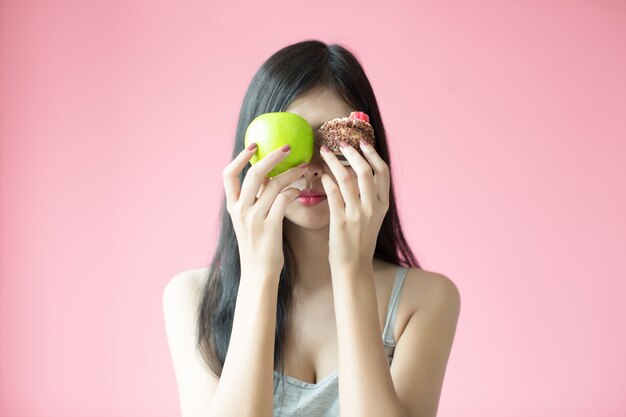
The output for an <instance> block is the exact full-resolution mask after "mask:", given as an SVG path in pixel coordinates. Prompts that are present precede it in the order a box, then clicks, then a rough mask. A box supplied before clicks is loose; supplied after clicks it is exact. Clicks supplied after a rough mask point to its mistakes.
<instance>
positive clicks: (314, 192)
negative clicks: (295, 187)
mask: <svg viewBox="0 0 626 417" xmlns="http://www.w3.org/2000/svg"><path fill="white" fill-rule="evenodd" d="M325 196H326V194H325V193H324V192H323V191H317V190H313V189H304V190H302V191H300V197H325Z"/></svg>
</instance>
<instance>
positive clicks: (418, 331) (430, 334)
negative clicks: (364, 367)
mask: <svg viewBox="0 0 626 417" xmlns="http://www.w3.org/2000/svg"><path fill="white" fill-rule="evenodd" d="M409 274H410V272H409ZM407 278H408V277H407ZM434 278H435V279H434V280H433V282H432V285H430V286H429V290H428V293H427V297H426V301H424V302H423V303H422V304H421V305H420V307H419V309H418V311H416V312H415V313H413V315H412V317H411V318H410V319H409V322H408V323H407V325H406V328H405V329H404V331H403V332H402V335H401V336H400V338H399V340H398V342H397V344H396V348H395V351H394V357H393V361H392V364H391V369H390V372H391V376H392V379H393V383H394V387H395V389H396V392H397V394H398V398H399V399H400V402H401V403H402V405H403V408H404V410H405V411H406V414H407V417H434V416H436V414H437V409H438V407H439V398H440V396H441V388H442V385H443V380H444V375H445V371H446V367H447V363H448V358H449V356H450V351H451V349H452V342H453V340H454V335H455V332H456V325H457V321H458V317H459V313H460V306H461V298H460V294H459V291H458V288H457V287H456V285H455V284H454V283H453V282H452V281H451V280H450V279H449V278H447V277H446V276H444V275H441V274H437V273H435V275H434Z"/></svg>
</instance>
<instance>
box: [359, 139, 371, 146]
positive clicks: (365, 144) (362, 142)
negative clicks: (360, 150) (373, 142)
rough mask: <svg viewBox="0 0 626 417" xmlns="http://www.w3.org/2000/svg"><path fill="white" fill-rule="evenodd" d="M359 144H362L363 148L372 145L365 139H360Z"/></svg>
mask: <svg viewBox="0 0 626 417" xmlns="http://www.w3.org/2000/svg"><path fill="white" fill-rule="evenodd" d="M359 142H360V143H361V146H363V147H365V146H370V144H369V143H367V142H366V141H364V140H363V139H359Z"/></svg>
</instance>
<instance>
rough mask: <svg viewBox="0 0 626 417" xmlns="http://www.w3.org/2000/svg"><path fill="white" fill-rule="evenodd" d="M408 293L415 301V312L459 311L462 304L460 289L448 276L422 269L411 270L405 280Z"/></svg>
mask: <svg viewBox="0 0 626 417" xmlns="http://www.w3.org/2000/svg"><path fill="white" fill-rule="evenodd" d="M405 285H406V288H405V289H404V291H407V292H408V293H409V294H410V295H411V296H410V297H409V298H410V299H413V300H415V304H414V307H415V310H414V313H415V312H419V311H425V310H432V309H442V308H443V309H448V310H451V311H454V310H458V309H459V308H460V304H461V294H460V292H459V289H458V287H457V286H456V284H455V283H454V281H452V279H450V278H448V277H447V276H446V275H444V274H441V273H439V272H435V271H427V270H424V269H420V268H409V270H408V271H407V276H406V280H405Z"/></svg>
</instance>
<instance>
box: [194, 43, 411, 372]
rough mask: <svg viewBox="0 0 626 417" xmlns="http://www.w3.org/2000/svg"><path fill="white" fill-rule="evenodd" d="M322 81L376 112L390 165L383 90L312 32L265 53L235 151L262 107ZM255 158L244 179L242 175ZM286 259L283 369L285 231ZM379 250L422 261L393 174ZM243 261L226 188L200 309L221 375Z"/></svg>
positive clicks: (284, 322) (374, 121)
mask: <svg viewBox="0 0 626 417" xmlns="http://www.w3.org/2000/svg"><path fill="white" fill-rule="evenodd" d="M318 88H330V89H333V90H334V91H336V92H337V93H339V95H340V96H341V97H342V98H343V99H344V101H346V103H348V104H350V105H351V106H352V107H354V108H355V109H358V110H359V111H363V112H365V113H366V114H368V115H369V117H370V124H371V125H372V127H373V128H374V134H375V137H376V141H375V142H376V143H375V148H376V151H377V152H378V154H379V155H380V157H381V158H382V159H383V160H384V161H385V162H386V163H387V165H388V166H389V168H390V170H391V163H390V159H389V151H388V148H387V137H386V135H385V129H384V127H383V121H382V118H381V115H380V111H379V110H378V104H377V102H376V97H375V96H374V92H373V90H372V86H371V85H370V82H369V80H368V79H367V76H366V75H365V72H364V70H363V68H362V66H361V64H360V63H359V62H358V60H357V59H356V57H355V56H354V55H353V54H352V53H351V52H350V51H349V50H347V49H346V48H345V47H343V46H341V45H337V44H332V45H327V44H325V43H323V42H320V41H317V40H307V41H302V42H298V43H295V44H293V45H289V46H287V47H284V48H282V49H280V50H279V51H277V52H276V53H274V54H273V55H272V56H271V57H269V58H268V59H267V61H265V62H264V63H263V64H262V66H261V67H260V68H259V70H258V71H257V72H256V74H255V75H254V77H253V78H252V81H251V82H250V85H249V87H248V90H247V92H246V94H245V97H244V99H243V104H242V106H241V112H240V114H239V122H238V125H237V134H236V137H235V146H234V148H233V153H232V158H231V160H232V159H234V158H235V157H236V156H237V155H238V154H239V153H240V152H241V151H242V150H243V148H244V135H245V131H246V128H247V126H248V124H249V123H250V122H251V121H252V120H253V119H254V118H255V117H256V116H258V115H260V114H263V113H269V112H277V111H284V109H285V108H287V107H288V106H289V104H290V103H291V102H292V101H293V100H295V99H296V98H297V97H299V96H301V95H303V94H306V93H308V92H310V91H313V90H316V89H318ZM248 169H249V165H246V167H245V168H244V169H243V171H242V172H241V174H240V176H239V180H240V181H241V182H243V180H244V178H245V176H246V173H247V171H248ZM282 246H283V253H284V258H285V263H284V266H283V269H282V271H281V274H280V282H279V286H278V300H277V309H276V330H275V339H274V369H275V370H278V371H280V372H281V373H284V366H285V363H284V362H285V358H284V346H283V345H284V341H285V336H286V331H287V329H288V323H289V311H290V302H291V299H292V294H291V289H292V281H291V279H292V278H291V277H292V271H293V270H295V267H296V265H295V260H294V258H293V252H292V251H291V249H290V248H289V245H288V243H287V240H286V239H285V235H284V233H283V244H282ZM374 256H375V257H376V258H379V259H382V260H384V261H387V262H390V263H392V264H395V265H399V266H408V267H415V268H420V269H421V266H420V265H419V264H418V262H417V259H416V258H415V255H414V254H413V252H412V251H411V249H410V247H409V245H408V243H407V241H406V239H405V238H404V234H403V233H402V228H401V227H400V221H399V218H398V212H397V207H396V202H395V196H394V188H393V178H392V179H391V184H390V195H389V208H388V211H387V214H386V216H385V218H384V220H383V223H382V225H381V229H380V232H379V234H378V238H377V241H376V249H375V253H374ZM240 273H241V264H240V259H239V248H238V245H237V236H236V235H235V231H234V229H233V224H232V219H231V218H230V214H229V213H228V211H227V210H226V198H225V196H224V194H223V197H222V207H221V226H220V234H219V241H218V244H217V248H216V250H215V254H214V255H213V259H212V261H211V263H210V266H209V268H208V277H207V280H206V284H205V286H204V289H203V292H202V296H201V297H202V302H201V303H200V304H199V309H198V328H197V343H198V347H199V350H200V352H201V355H202V357H203V359H204V361H205V362H206V364H207V365H208V366H209V367H210V369H211V370H212V371H213V373H215V374H216V375H218V376H220V375H221V372H222V368H223V366H224V360H225V358H226V351H227V349H228V343H229V341H230V335H231V330H232V325H233V316H234V312H235V301H236V299H237V290H238V288H239V278H240Z"/></svg>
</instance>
